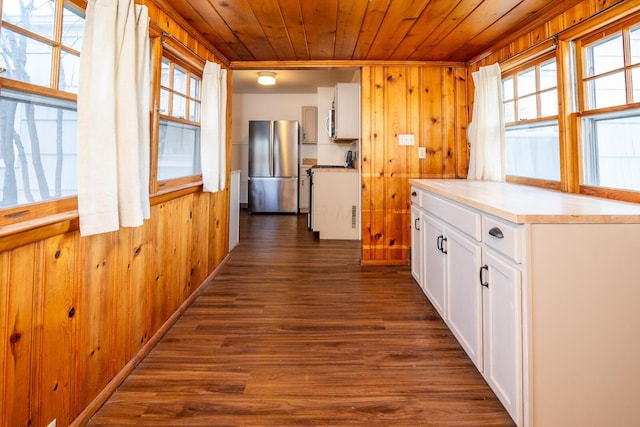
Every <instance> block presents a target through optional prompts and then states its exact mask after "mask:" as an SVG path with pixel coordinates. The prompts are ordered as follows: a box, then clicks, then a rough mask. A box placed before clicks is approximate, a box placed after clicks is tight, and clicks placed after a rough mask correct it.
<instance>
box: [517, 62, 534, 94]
mask: <svg viewBox="0 0 640 427" xmlns="http://www.w3.org/2000/svg"><path fill="white" fill-rule="evenodd" d="M535 91H536V72H535V69H534V68H531V69H529V70H527V71H523V72H522V73H519V74H518V97H520V96H524V95H528V94H530V93H534V92H535Z"/></svg>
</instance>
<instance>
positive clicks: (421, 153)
mask: <svg viewBox="0 0 640 427" xmlns="http://www.w3.org/2000/svg"><path fill="white" fill-rule="evenodd" d="M418 158H419V159H426V158H427V147H418Z"/></svg>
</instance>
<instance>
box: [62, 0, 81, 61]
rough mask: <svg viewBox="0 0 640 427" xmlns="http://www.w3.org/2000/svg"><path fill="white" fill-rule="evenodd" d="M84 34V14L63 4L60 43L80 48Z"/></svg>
mask: <svg viewBox="0 0 640 427" xmlns="http://www.w3.org/2000/svg"><path fill="white" fill-rule="evenodd" d="M83 34H84V15H83V14H81V13H80V12H78V11H76V10H75V9H73V8H71V7H69V5H65V7H64V11H63V13H62V45H63V46H67V47H70V48H71V49H75V50H80V48H81V47H82V36H83Z"/></svg>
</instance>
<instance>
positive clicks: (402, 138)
mask: <svg viewBox="0 0 640 427" xmlns="http://www.w3.org/2000/svg"><path fill="white" fill-rule="evenodd" d="M398 144H400V145H413V144H414V139H413V134H412V133H400V134H398Z"/></svg>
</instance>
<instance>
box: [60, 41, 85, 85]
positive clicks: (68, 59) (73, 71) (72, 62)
mask: <svg viewBox="0 0 640 427" xmlns="http://www.w3.org/2000/svg"><path fill="white" fill-rule="evenodd" d="M61 60H62V63H61V65H60V82H59V84H60V90H63V91H65V92H71V93H78V77H79V76H80V57H79V56H76V55H74V54H72V53H68V52H64V51H63V52H62V57H61Z"/></svg>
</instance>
